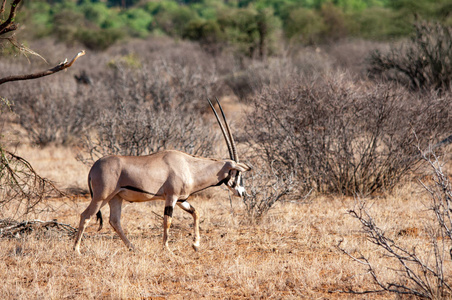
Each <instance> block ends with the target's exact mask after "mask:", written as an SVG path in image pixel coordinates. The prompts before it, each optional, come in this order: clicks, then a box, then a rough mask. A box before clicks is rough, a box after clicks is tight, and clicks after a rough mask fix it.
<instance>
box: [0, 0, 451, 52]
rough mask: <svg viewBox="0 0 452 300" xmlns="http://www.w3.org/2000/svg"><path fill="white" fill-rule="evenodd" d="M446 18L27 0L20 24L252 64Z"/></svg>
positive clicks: (393, 0)
mask: <svg viewBox="0 0 452 300" xmlns="http://www.w3.org/2000/svg"><path fill="white" fill-rule="evenodd" d="M451 12H452V0H416V1H413V0H178V1H174V0H33V1H26V2H25V3H24V7H23V8H22V14H21V16H20V18H21V20H20V21H21V22H22V23H25V24H27V25H28V27H27V28H28V30H31V31H32V35H33V36H36V37H44V36H50V35H53V36H56V37H57V38H58V39H60V40H62V41H65V42H67V43H74V42H77V41H78V42H81V43H83V44H85V45H86V46H87V47H88V48H90V49H94V50H103V49H106V48H108V47H109V46H110V45H112V44H113V43H115V42H116V41H118V40H120V39H122V38H125V37H138V38H145V37H147V36H148V35H169V36H172V37H174V38H180V39H190V40H195V41H199V42H200V43H202V44H203V45H207V46H212V45H217V46H218V45H220V44H221V45H232V46H233V47H235V48H236V49H237V51H239V52H241V53H243V54H244V55H247V56H250V57H256V56H264V55H267V54H271V53H272V51H273V49H274V45H275V44H278V43H280V42H289V43H301V44H305V45H312V44H319V43H325V42H330V41H334V40H337V39H340V38H344V37H356V38H364V39H372V40H388V39H393V38H400V37H404V36H407V35H409V34H410V33H411V32H412V30H413V27H412V24H413V23H414V21H416V20H419V19H422V20H424V19H425V20H429V21H432V20H435V21H439V22H441V23H444V24H447V25H452V14H451ZM1 17H3V18H4V17H6V16H1ZM215 49H218V47H217V48H215Z"/></svg>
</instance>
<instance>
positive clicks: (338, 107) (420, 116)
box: [245, 74, 452, 195]
mask: <svg viewBox="0 0 452 300" xmlns="http://www.w3.org/2000/svg"><path fill="white" fill-rule="evenodd" d="M345 77H346V75H345V74H333V75H329V76H325V77H324V78H314V79H311V80H310V81H302V80H299V81H296V82H294V83H292V84H288V85H286V86H285V87H282V88H279V89H272V88H268V89H265V90H264V91H263V92H262V93H260V94H259V95H257V96H256V97H255V99H254V101H253V102H252V106H253V111H252V112H251V113H250V114H249V116H248V118H247V125H246V128H245V132H246V133H247V139H246V140H248V141H250V144H251V146H252V147H253V149H254V150H255V151H256V152H257V153H260V154H261V155H262V156H264V157H265V159H266V160H267V161H272V162H273V163H274V164H275V166H276V169H278V170H281V172H285V171H287V170H288V171H293V172H294V173H295V174H296V176H297V177H298V179H299V181H300V182H302V183H304V184H303V185H302V186H305V187H307V188H308V189H310V188H314V189H315V190H317V191H318V192H326V193H340V194H345V195H353V194H355V193H361V194H371V193H375V192H377V191H390V190H391V189H392V188H393V187H394V186H395V185H396V184H397V183H398V182H400V180H401V179H403V177H404V176H406V175H407V174H408V171H410V170H412V169H413V167H415V162H416V161H419V156H418V155H417V152H416V148H415V147H414V144H413V142H414V137H413V135H412V134H411V132H412V129H414V130H415V131H416V132H418V133H419V136H422V138H425V140H428V139H434V140H435V139H438V137H439V136H444V133H446V132H447V133H448V132H450V131H451V130H452V129H451V128H450V125H449V124H450V121H446V120H450V116H451V114H450V105H449V104H448V100H447V97H438V96H437V95H435V94H430V95H427V96H425V95H423V96H420V95H415V94H410V93H408V92H407V91H405V90H404V89H402V88H399V87H397V86H391V85H369V84H367V83H359V82H357V81H352V80H350V79H348V78H345Z"/></svg>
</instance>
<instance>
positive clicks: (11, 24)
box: [0, 0, 22, 35]
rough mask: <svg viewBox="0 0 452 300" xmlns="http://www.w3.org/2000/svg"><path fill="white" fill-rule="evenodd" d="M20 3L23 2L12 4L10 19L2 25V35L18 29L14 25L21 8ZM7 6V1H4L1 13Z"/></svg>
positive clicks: (0, 30)
mask: <svg viewBox="0 0 452 300" xmlns="http://www.w3.org/2000/svg"><path fill="white" fill-rule="evenodd" d="M20 2H22V0H14V2H13V3H12V4H11V11H10V13H9V17H8V19H7V20H6V21H5V22H3V23H2V24H0V35H3V34H5V33H7V32H10V31H14V30H16V29H17V25H16V24H15V23H14V20H15V18H16V14H17V12H16V11H17V7H18V6H19V3H20ZM5 4H6V3H5V1H3V3H2V8H1V11H4V10H5Z"/></svg>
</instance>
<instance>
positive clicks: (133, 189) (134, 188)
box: [121, 185, 157, 196]
mask: <svg viewBox="0 0 452 300" xmlns="http://www.w3.org/2000/svg"><path fill="white" fill-rule="evenodd" d="M121 188H122V189H128V190H131V191H134V192H139V193H143V194H148V195H152V196H157V194H153V193H149V192H146V191H143V190H142V189H139V188H137V187H134V186H130V185H126V186H122V187H121Z"/></svg>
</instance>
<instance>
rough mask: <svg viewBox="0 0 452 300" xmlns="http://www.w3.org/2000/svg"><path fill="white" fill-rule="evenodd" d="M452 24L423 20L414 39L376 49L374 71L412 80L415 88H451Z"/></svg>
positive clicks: (416, 26)
mask: <svg viewBox="0 0 452 300" xmlns="http://www.w3.org/2000/svg"><path fill="white" fill-rule="evenodd" d="M451 48H452V28H451V27H450V26H446V25H442V24H439V23H437V24H431V23H419V24H416V25H415V35H414V36H413V37H412V39H411V42H410V43H407V44H405V45H404V46H402V47H393V48H392V49H391V50H390V51H389V52H387V53H381V52H379V51H375V52H374V53H373V54H372V55H371V57H370V65H371V67H370V72H371V73H373V74H375V75H380V74H385V75H387V76H388V77H389V78H391V79H395V80H397V81H402V82H408V83H409V84H410V85H411V87H412V88H414V89H435V90H441V91H445V90H449V89H450V87H451V81H452V75H451V74H452V53H451V51H450V49H451ZM391 72H392V73H391Z"/></svg>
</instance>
